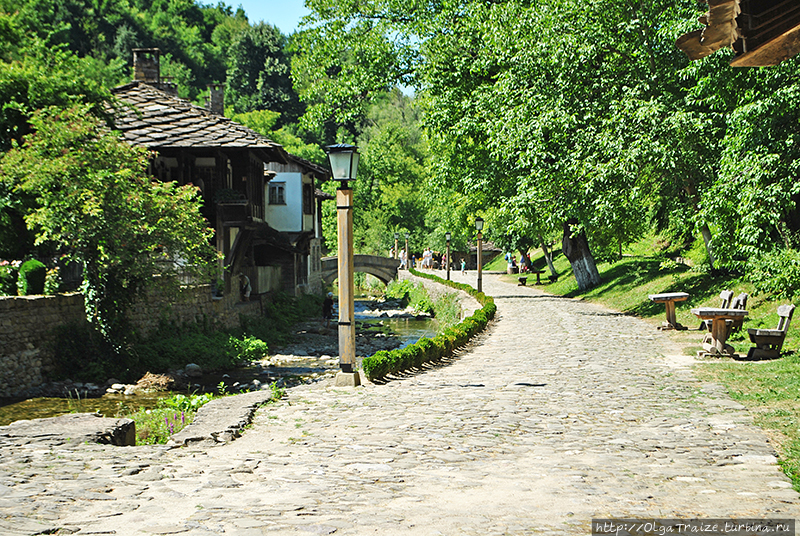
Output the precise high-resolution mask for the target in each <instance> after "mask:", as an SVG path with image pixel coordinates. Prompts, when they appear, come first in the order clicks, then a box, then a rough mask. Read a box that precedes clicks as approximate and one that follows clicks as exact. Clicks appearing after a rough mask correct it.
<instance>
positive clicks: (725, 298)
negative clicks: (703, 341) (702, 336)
mask: <svg viewBox="0 0 800 536" xmlns="http://www.w3.org/2000/svg"><path fill="white" fill-rule="evenodd" d="M719 299H720V304H719V309H728V308H729V306H730V304H731V300H732V299H733V291H732V290H723V291H722V292H720V293H719ZM697 329H698V330H700V331H703V330H706V331H711V320H702V321H701V322H700V327H699V328H697Z"/></svg>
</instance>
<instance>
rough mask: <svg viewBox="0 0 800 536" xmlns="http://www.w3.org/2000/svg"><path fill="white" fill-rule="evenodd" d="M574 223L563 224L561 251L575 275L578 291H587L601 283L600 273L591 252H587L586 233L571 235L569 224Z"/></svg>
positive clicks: (572, 222)
mask: <svg viewBox="0 0 800 536" xmlns="http://www.w3.org/2000/svg"><path fill="white" fill-rule="evenodd" d="M574 223H575V222H574V221H569V222H564V236H563V238H562V239H561V249H562V251H563V252H564V255H565V256H566V257H567V260H569V263H570V265H571V266H572V273H573V274H575V281H577V282H578V288H579V289H580V290H588V289H590V288H592V287H595V286H597V285H599V284H600V283H601V281H602V280H601V279H600V272H598V271H597V264H596V263H595V261H594V257H593V256H592V252H591V251H590V250H589V241H588V239H587V238H586V233H584V232H583V231H581V232H580V233H578V234H575V235H573V234H572V232H571V226H572V225H571V224H574Z"/></svg>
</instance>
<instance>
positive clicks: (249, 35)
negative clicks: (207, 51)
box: [226, 22, 299, 123]
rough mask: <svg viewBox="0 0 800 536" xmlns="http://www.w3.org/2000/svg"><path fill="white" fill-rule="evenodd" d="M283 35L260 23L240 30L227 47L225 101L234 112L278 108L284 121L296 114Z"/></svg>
mask: <svg viewBox="0 0 800 536" xmlns="http://www.w3.org/2000/svg"><path fill="white" fill-rule="evenodd" d="M285 47H286V38H285V37H284V36H283V35H282V34H281V33H280V31H279V30H278V29H277V28H275V27H274V26H272V25H270V24H265V23H263V22H261V23H259V24H257V25H256V26H254V27H251V28H247V29H246V30H244V31H243V32H241V33H239V34H238V35H237V36H236V37H235V38H234V40H233V42H232V43H231V45H230V47H229V48H228V58H229V59H228V78H227V82H226V84H227V88H226V100H228V101H229V102H231V103H232V106H233V110H234V112H236V113H243V112H251V111H254V110H271V111H280V112H282V113H283V115H284V116H285V119H284V123H286V122H292V121H294V120H295V119H297V117H298V115H299V100H298V98H297V95H296V94H295V93H294V90H293V89H292V81H291V78H290V76H289V72H290V67H289V59H288V58H287V56H286V54H285V52H284V49H285Z"/></svg>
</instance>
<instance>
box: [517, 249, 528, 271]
mask: <svg viewBox="0 0 800 536" xmlns="http://www.w3.org/2000/svg"><path fill="white" fill-rule="evenodd" d="M523 266H524V267H525V269H526V271H530V269H531V259H530V258H529V257H528V252H527V251H524V250H523V249H522V248H519V269H520V272H521V271H522V267H523Z"/></svg>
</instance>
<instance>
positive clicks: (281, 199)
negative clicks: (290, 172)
mask: <svg viewBox="0 0 800 536" xmlns="http://www.w3.org/2000/svg"><path fill="white" fill-rule="evenodd" d="M269 204H270V205H285V204H286V183H285V182H271V183H269Z"/></svg>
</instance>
